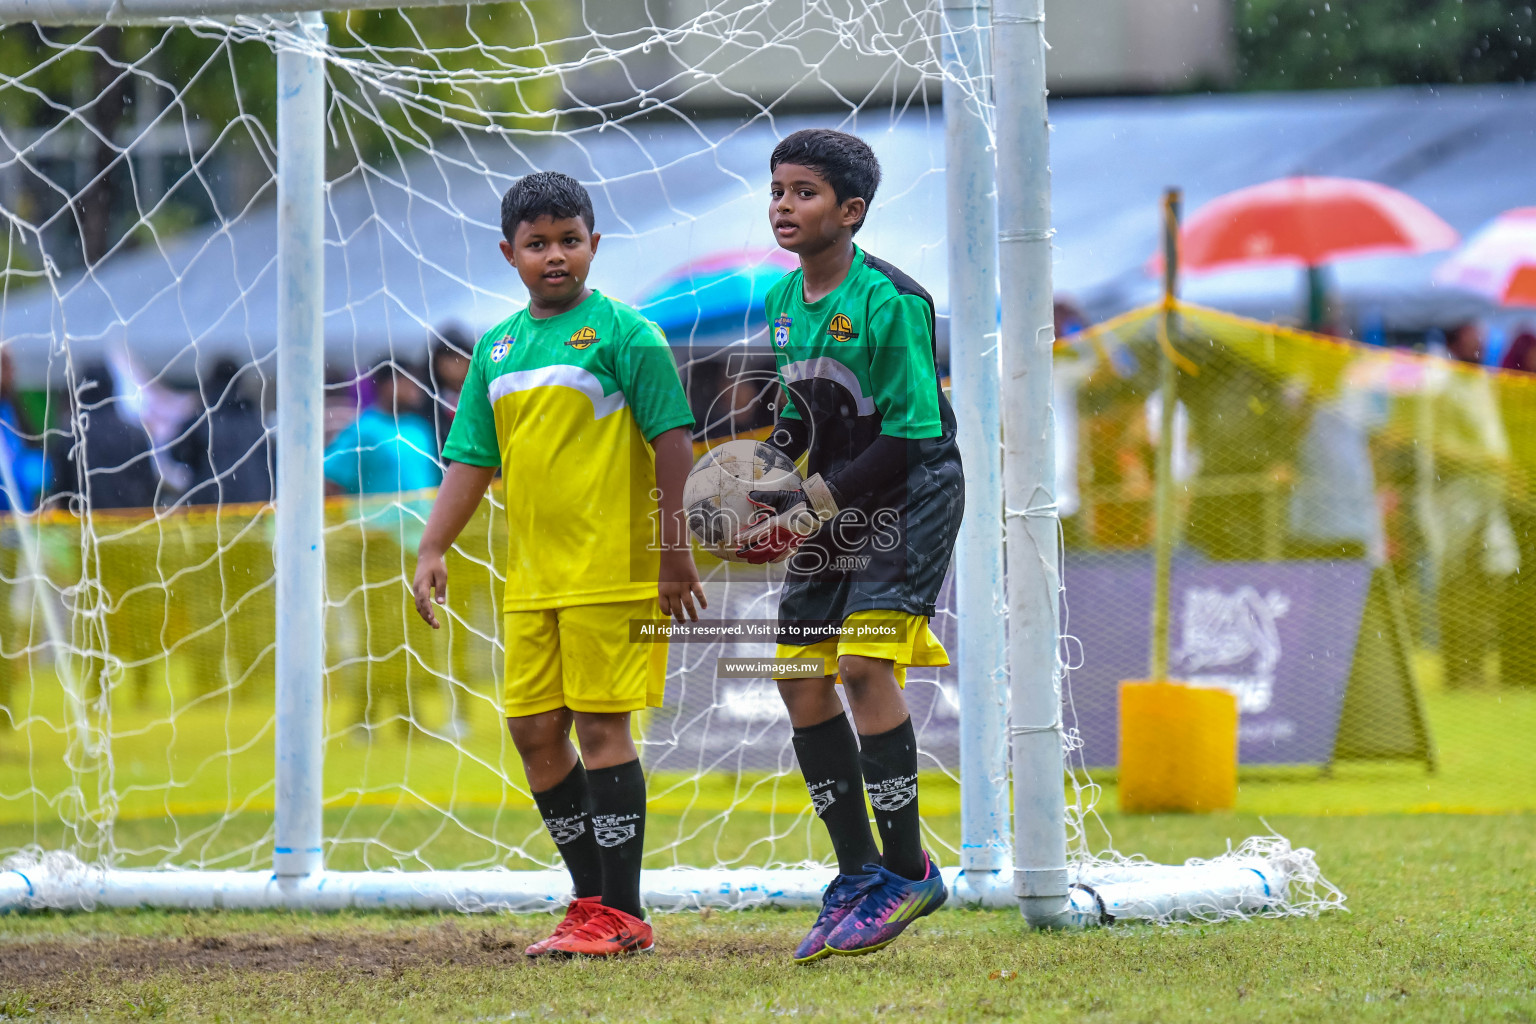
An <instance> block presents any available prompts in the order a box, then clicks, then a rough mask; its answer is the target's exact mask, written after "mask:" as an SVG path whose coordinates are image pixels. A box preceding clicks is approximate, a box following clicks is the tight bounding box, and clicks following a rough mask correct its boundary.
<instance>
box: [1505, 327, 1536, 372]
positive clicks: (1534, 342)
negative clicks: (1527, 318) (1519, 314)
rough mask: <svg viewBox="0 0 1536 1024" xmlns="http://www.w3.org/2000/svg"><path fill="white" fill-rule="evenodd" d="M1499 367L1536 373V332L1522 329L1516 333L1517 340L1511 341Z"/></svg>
mask: <svg viewBox="0 0 1536 1024" xmlns="http://www.w3.org/2000/svg"><path fill="white" fill-rule="evenodd" d="M1499 367H1500V368H1501V369H1505V370H1519V371H1520V372H1522V373H1536V333H1533V332H1531V331H1530V330H1522V331H1521V332H1520V333H1519V334H1517V335H1515V340H1514V341H1512V342H1510V343H1509V348H1507V349H1505V350H1504V358H1502V359H1500V360H1499Z"/></svg>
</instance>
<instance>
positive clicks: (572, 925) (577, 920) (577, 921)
mask: <svg viewBox="0 0 1536 1024" xmlns="http://www.w3.org/2000/svg"><path fill="white" fill-rule="evenodd" d="M602 905H603V898H602V897H601V896H580V897H578V898H576V899H574V900H571V902H570V905H569V906H567V907H566V908H565V916H564V917H562V918H561V919H560V923H559V924H557V925H555V933H554V934H553V935H551V936H550V937H549V938H547V939H540V940H539V941H538V942H535V943H534V944H533V945H531V946H529V947H528V948H527V949H525V950H523V952H524V953H527V954H528V955H529V956H543V955H544V954H546V953H548V952H549V951H550V947H551V946H553V945H554V944H555V943H556V942H559V941H560V940H561V939H563V938H565V937H566V936H567V935H569V934H571V933H572V932H574V931H575V930H576V929H577V928H580V927H581V926H582V925H584V924H586V923H587V921H588V920H590V919H591V917H592V915H593V914H594V913H596V912H597V911H598V910H600V909H601V908H602Z"/></svg>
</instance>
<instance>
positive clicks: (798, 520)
mask: <svg viewBox="0 0 1536 1024" xmlns="http://www.w3.org/2000/svg"><path fill="white" fill-rule="evenodd" d="M769 167H770V170H771V172H772V175H773V180H772V184H771V186H770V202H769V208H768V216H769V222H770V224H771V225H772V227H773V231H774V236H775V239H776V240H777V241H778V243H779V245H780V246H781V247H783V248H785V249H788V250H789V251H791V252H794V253H795V254H797V255H798V256H799V257H800V269H799V270H796V271H794V272H793V273H791V274H789V275H788V276H787V277H785V278H784V279H783V280H782V281H780V282H779V283H778V284H777V285H775V286H774V287H773V289H772V290H771V291H770V292H769V294H768V300H767V310H766V312H767V318H768V323H769V326H770V332H771V337H772V343H773V347H774V354H775V359H776V363H777V368H778V374H779V379H780V383H781V384H782V385H783V388H784V391H785V392H786V394H787V396H788V401H787V402H786V403H785V404H784V406H783V407H782V410H781V412H780V414H779V418H778V422H777V423H776V424H775V429H774V432H773V436H772V437H771V439H770V443H771V444H773V445H775V446H776V447H778V448H780V449H781V450H783V451H784V452H786V453H787V454H788V455H789V456H790V457H791V458H799V457H800V456H801V455H804V456H805V457H806V469H807V472H809V474H810V475H809V476H808V477H807V478H806V480H805V483H804V485H803V488H802V489H800V490H795V491H754V492H752V495H751V497H752V499H753V501H754V502H755V503H756V504H758V505H759V506H760V507H761V508H762V509H763V510H764V515H763V517H762V518H760V519H759V520H757V521H756V522H755V523H753V524H752V525H750V526H749V527H748V528H747V529H746V530H744V531H743V532H742V534H741V535H740V538H739V539H740V542H741V545H742V548H741V554H742V555H743V556H744V557H746V558H747V559H748V560H749V561H754V562H770V561H772V562H779V561H786V560H787V569H788V573H787V576H786V578H785V582H784V589H783V593H782V596H781V599H780V605H779V628H780V645H779V650H778V655H779V657H781V658H791V657H797V658H798V657H820V658H822V659H823V664H825V665H826V666H827V668H828V669H829V670H831V671H828V672H827V674H826V675H824V676H814V677H810V678H795V679H780V680H779V692H780V695H781V696H782V697H783V699H784V703H785V705H786V706H787V708H788V709H789V717H790V722H791V724H792V725H793V726H794V730H795V732H794V744H795V754H796V757H797V759H798V760H799V762H800V770H801V772H802V774H803V775H804V776H805V780H806V785H807V787H808V788H809V789H810V792H811V798H812V801H813V803H814V806H815V809H816V813H817V814H818V815H819V816H820V817H821V819H822V821H823V822H825V824H826V826H827V829H828V832H829V833H830V834H831V838H832V845H833V848H834V849H835V850H836V853H837V860H838V871H839V873H838V875H837V877H836V878H834V879H833V881H832V883H831V884H830V885H829V886H828V887H827V891H826V894H825V896H824V898H823V907H822V913H821V915H820V916H819V917H818V918H817V920H816V924H815V925H814V926H813V927H812V929H811V931H810V932H809V934H807V935H806V937H805V939H804V941H802V943H801V944H800V947H799V948H798V949H797V950H796V951H795V959H796V960H797V961H798V962H800V963H808V962H810V961H814V960H817V959H820V958H822V957H824V956H827V955H828V954H832V953H839V954H845V955H853V954H859V953H869V952H873V951H875V950H877V949H881V948H884V947H885V946H886V945H889V944H890V943H891V942H892V941H894V940H895V939H896V937H897V936H898V935H899V934H901V932H902V931H903V930H904V929H905V928H906V927H907V926H908V925H909V924H911V923H912V922H913V921H914V920H916V919H917V918H919V917H922V916H924V915H926V914H929V913H932V912H933V911H934V910H935V909H937V908H938V907H939V906H941V905H942V904H943V903H944V900H945V898H946V896H947V893H946V891H945V889H944V883H943V881H942V880H941V879H940V877H939V873H938V870H937V867H936V866H935V865H934V864H933V863H932V860H931V859H930V858H929V856H928V855H927V853H925V852H924V850H923V848H922V842H921V824H920V821H919V818H918V800H917V740H916V736H915V734H914V732H913V729H912V720H911V716H910V714H909V713H908V711H907V705H906V701H905V698H904V697H903V694H902V687H903V686H904V685H905V681H906V669H907V668H908V667H910V666H914V665H917V666H932V665H947V664H949V658H948V655H947V654H946V653H945V651H944V648H943V646H942V645H941V644H940V643H939V641H938V639H937V637H935V636H934V635H933V632H932V630H931V629H930V628H929V619H930V618H931V617H932V616H933V614H934V611H935V609H934V602H935V601H936V600H937V598H938V594H939V588H940V586H941V585H942V583H943V581H944V574H945V572H946V570H947V569H948V567H949V562H950V557H951V554H952V552H953V550H954V544H955V537H956V534H957V533H958V531H959V526H960V517H961V514H962V511H963V508H964V501H965V481H964V476H963V474H962V471H961V466H960V454H959V449H958V448H957V446H956V443H955V417H954V412H953V410H952V409H951V408H950V405H949V402H948V400H947V399H946V398H945V397H944V394H943V392H942V391H941V390H940V388H939V381H938V373H937V369H936V365H935V352H934V309H933V300H932V299H931V298H930V297H929V296H928V293H927V292H925V291H924V290H923V288H922V287H921V286H920V285H919V284H918V283H917V282H916V281H913V280H912V279H911V278H910V277H908V276H907V275H906V274H904V273H902V272H901V271H900V270H898V269H896V268H895V267H893V266H891V265H890V264H889V263H886V262H885V261H884V260H880V259H877V258H876V257H874V256H871V255H870V254H868V253H866V252H864V251H863V250H861V249H860V248H859V247H858V246H856V245H854V244H853V235H854V233H855V232H856V231H858V229H859V228H860V227H861V226H862V225H863V222H864V216H865V213H866V212H867V210H868V207H869V203H870V202H871V201H872V200H873V198H874V194H875V188H876V186H878V184H879V181H880V167H879V164H878V162H877V161H876V159H875V155H874V153H873V152H872V151H871V150H870V148H869V147H868V146H867V145H866V144H865V143H864V142H863V141H862V140H860V139H858V138H856V137H854V136H852V135H847V134H845V133H843V132H836V131H829V130H824V129H812V130H807V131H801V132H796V133H794V134H793V135H791V136H789V137H788V138H786V139H785V140H784V141H783V142H782V143H780V144H779V146H778V147H777V148H776V149H775V150H774V152H773V156H772V158H771V160H770V163H769ZM839 683H840V684H842V685H843V687H844V689H845V691H846V693H847V696H848V703H849V706H850V707H851V709H852V711H853V718H854V722H855V723H856V724H857V726H858V736H857V738H855V735H854V731H853V727H852V726H851V725H850V723H849V721H848V718H847V716H846V715H845V714H844V713H843V706H842V702H841V701H840V700H839V699H838V697H837V693H836V689H835V686H836V685H837V684H839ZM866 793H867V794H868V797H869V800H870V803H871V804H872V805H873V808H874V816H875V821H876V822H877V824H878V825H879V831H880V837H881V847H882V848H883V853H882V851H881V850H877V848H876V845H875V841H874V836H873V835H872V834H871V831H870V827H869V818H868V815H867V812H866V810H865V807H864V796H865V794H866Z"/></svg>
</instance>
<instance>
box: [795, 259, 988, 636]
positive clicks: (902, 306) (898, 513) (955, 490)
mask: <svg viewBox="0 0 1536 1024" xmlns="http://www.w3.org/2000/svg"><path fill="white" fill-rule="evenodd" d="M766 307H767V308H766V312H767V317H768V324H769V337H770V342H771V344H772V346H773V350H774V358H775V361H776V365H777V369H778V374H779V380H780V383H781V384H782V385H783V387H784V390H785V391H786V392H787V393H788V395H789V401H788V402H787V403H785V405H784V407H783V408H782V409H781V410H780V413H779V419H780V426H781V427H784V428H787V429H785V430H781V431H776V432H775V433H776V436H779V437H782V436H785V435H792V436H795V437H797V438H799V439H800V440H801V441H803V443H804V447H805V451H806V472H807V473H808V474H810V473H820V474H821V475H822V477H823V478H824V479H826V480H828V481H829V482H831V483H832V484H833V485H834V489H835V491H836V493H837V495H838V500H839V504H840V505H841V507H842V510H843V511H842V512H841V513H840V514H839V516H838V518H837V519H836V520H834V521H833V522H831V523H828V524H827V526H826V527H824V528H823V529H822V530H821V531H820V532H819V533H817V534H816V536H814V537H812V538H811V540H810V541H809V542H807V544H806V545H804V546H803V548H802V549H801V552H800V553H798V554H797V555H796V556H795V557H794V558H792V559H791V560H790V563H789V576H788V578H787V579H786V581H785V590H784V596H783V600H782V603H781V607H780V613H779V617H780V621H781V622H783V621H786V620H796V621H800V622H805V621H808V620H813V619H814V620H828V621H841V619H842V618H844V617H845V616H846V615H848V614H851V613H852V612H856V611H862V610H865V609H870V608H887V609H893V610H898V611H905V612H909V613H912V614H926V615H932V614H933V603H934V601H935V600H936V599H937V597H938V591H939V587H940V586H941V585H942V583H943V580H944V573H945V571H946V570H947V568H948V566H949V560H950V555H951V552H952V551H953V548H954V540H955V535H956V533H957V532H958V529H959V523H960V514H961V510H962V509H963V507H964V501H965V494H964V491H965V487H964V477H963V474H962V472H961V466H960V453H959V448H958V447H957V445H956V443H955V414H954V411H953V410H952V409H951V408H950V405H949V401H948V399H946V398H945V397H944V393H943V391H941V390H940V388H939V378H938V370H937V366H936V362H935V361H936V354H935V344H934V308H933V299H932V298H930V297H929V295H928V293H927V292H926V291H924V290H923V288H922V286H921V285H919V284H918V283H917V282H916V281H914V280H912V278H910V277H908V276H907V275H906V274H904V273H902V272H901V271H900V270H898V269H896V268H895V267H893V266H891V265H890V264H889V263H886V262H885V261H884V260H881V259H877V258H875V257H874V256H871V255H869V254H868V253H866V252H864V251H863V250H862V249H859V248H858V247H855V248H854V258H853V265H852V267H851V268H850V269H849V271H848V276H847V277H846V278H845V279H844V280H843V283H842V284H840V285H838V287H837V288H836V289H834V290H833V291H832V292H831V293H830V294H828V295H826V296H825V297H823V298H821V299H818V300H817V301H815V302H806V301H805V291H804V283H803V275H802V273H801V271H799V270H796V271H794V272H793V273H791V274H789V275H787V276H786V277H784V279H783V280H781V281H779V282H778V283H777V284H775V285H774V286H773V288H772V289H771V290H770V291H769V292H768V299H767V303H766ZM795 421H800V422H798V423H797V422H795ZM802 424H803V427H802ZM881 435H884V436H885V438H887V440H884V441H881V442H880V443H879V444H878V445H875V442H876V439H877V438H879V437H881ZM891 439H894V440H895V442H896V443H893V441H892V440H891ZM775 443H778V442H775ZM871 445H875V448H874V449H871ZM781 446H783V445H781ZM790 447H791V448H798V447H799V445H798V444H796V445H792V446H790ZM866 450H870V455H871V458H873V459H876V461H878V462H879V463H880V464H879V465H878V466H875V467H872V466H871V465H870V462H871V459H870V458H867V459H864V460H862V461H861V462H858V463H857V464H856V465H853V468H852V469H851V470H850V466H851V465H852V464H855V463H856V460H858V459H859V456H860V455H861V454H863V453H865V452H866Z"/></svg>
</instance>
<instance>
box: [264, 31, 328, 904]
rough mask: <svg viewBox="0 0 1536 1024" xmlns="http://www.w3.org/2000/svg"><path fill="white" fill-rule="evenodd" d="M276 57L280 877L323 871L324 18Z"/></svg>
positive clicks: (289, 40)
mask: <svg viewBox="0 0 1536 1024" xmlns="http://www.w3.org/2000/svg"><path fill="white" fill-rule="evenodd" d="M295 29H296V31H295V32H294V34H293V35H292V36H289V37H286V38H281V39H280V41H279V46H280V49H279V51H278V55H277V237H278V249H277V308H278V311H279V312H278V317H279V321H278V328H277V331H278V334H277V338H278V341H277V552H276V554H277V721H276V729H277V772H276V802H277V835H276V843H275V849H274V852H273V857H272V864H273V869H274V870H275V871H276V873H277V875H278V876H279V877H292V876H302V875H308V874H311V873H313V872H316V871H319V870H320V869H321V866H322V863H321V852H320V840H321V813H320V812H321V792H322V790H321V782H322V761H323V756H324V745H323V735H324V717H323V716H324V679H323V671H324V642H325V634H324V621H325V589H324V581H325V549H324V537H323V534H322V530H323V526H324V522H323V514H324V507H323V498H324V490H323V483H322V479H321V460H322V458H323V451H324V447H325V434H324V416H323V413H324V410H325V354H324V348H323V344H322V323H321V319H322V315H323V306H322V301H323V298H324V291H325V274H324V269H325V252H324V245H325V225H324V220H323V211H324V205H325V67H324V64H323V61H322V60H321V58H320V56H319V55H318V52H317V49H318V47H319V46H320V45H321V44H323V43H324V41H325V23H324V22H323V21H322V20H321V18H320V15H319V14H316V13H308V14H301V15H299V17H298V20H297V23H296V26H295Z"/></svg>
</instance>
